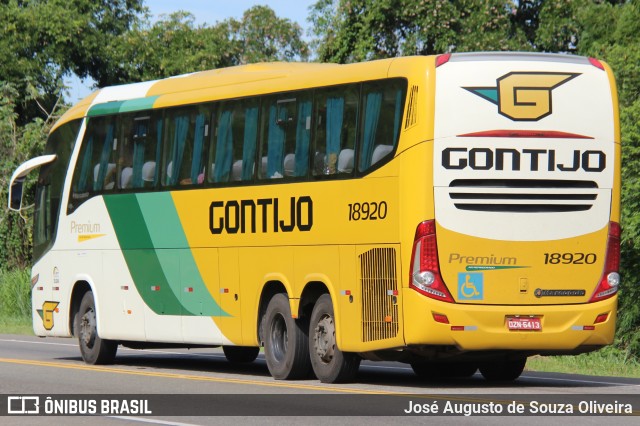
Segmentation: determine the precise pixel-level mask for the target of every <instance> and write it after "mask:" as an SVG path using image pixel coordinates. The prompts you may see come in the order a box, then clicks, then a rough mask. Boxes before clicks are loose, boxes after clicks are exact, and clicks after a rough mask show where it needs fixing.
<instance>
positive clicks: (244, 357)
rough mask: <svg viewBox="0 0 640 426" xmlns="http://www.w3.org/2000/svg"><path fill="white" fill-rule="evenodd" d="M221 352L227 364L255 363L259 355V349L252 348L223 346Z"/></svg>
mask: <svg viewBox="0 0 640 426" xmlns="http://www.w3.org/2000/svg"><path fill="white" fill-rule="evenodd" d="M222 351H223V352H224V356H225V357H227V360H228V361H229V362H232V363H234V364H242V363H248V362H253V361H255V360H256V358H257V357H258V354H259V353H260V348H257V347H254V346H223V347H222Z"/></svg>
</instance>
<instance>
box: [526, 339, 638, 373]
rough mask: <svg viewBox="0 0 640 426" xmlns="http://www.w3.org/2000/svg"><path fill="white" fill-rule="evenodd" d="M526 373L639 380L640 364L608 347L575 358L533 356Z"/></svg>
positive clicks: (528, 362)
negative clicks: (542, 372) (547, 372)
mask: <svg viewBox="0 0 640 426" xmlns="http://www.w3.org/2000/svg"><path fill="white" fill-rule="evenodd" d="M526 370H527V371H549V372H555V373H572V374H584V375H587V376H608V377H636V378H640V362H638V360H637V358H636V357H633V356H629V354H628V353H627V351H624V350H621V349H619V348H618V347H616V346H608V347H606V348H603V349H600V350H599V351H596V352H591V353H588V354H581V355H577V356H548V357H542V356H534V357H530V358H529V359H528V360H527V367H526Z"/></svg>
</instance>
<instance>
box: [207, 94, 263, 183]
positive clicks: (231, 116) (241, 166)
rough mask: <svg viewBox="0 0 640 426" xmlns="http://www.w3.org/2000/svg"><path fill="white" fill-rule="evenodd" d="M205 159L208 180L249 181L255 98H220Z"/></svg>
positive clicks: (252, 163) (255, 127) (253, 150)
mask: <svg viewBox="0 0 640 426" xmlns="http://www.w3.org/2000/svg"><path fill="white" fill-rule="evenodd" d="M219 109H220V112H219V113H218V120H217V127H216V132H215V136H214V138H213V146H212V149H211V152H210V155H211V157H210V159H209V170H210V174H209V182H214V183H225V182H240V181H250V180H252V179H253V172H254V169H255V153H256V142H257V138H258V100H256V99H251V100H242V101H231V102H224V103H222V104H221V105H220V107H219Z"/></svg>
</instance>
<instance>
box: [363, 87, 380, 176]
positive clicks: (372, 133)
mask: <svg viewBox="0 0 640 426" xmlns="http://www.w3.org/2000/svg"><path fill="white" fill-rule="evenodd" d="M381 105H382V93H381V92H371V93H369V94H367V100H366V103H365V116H364V132H363V137H362V150H361V152H360V161H359V169H360V171H362V170H366V169H367V168H368V167H369V166H370V165H371V156H372V155H373V145H374V144H375V141H376V132H377V130H378V121H379V119H380V106H381Z"/></svg>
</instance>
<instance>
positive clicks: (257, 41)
mask: <svg viewBox="0 0 640 426" xmlns="http://www.w3.org/2000/svg"><path fill="white" fill-rule="evenodd" d="M222 27H223V28H226V30H227V32H228V34H229V38H230V40H231V42H232V44H233V48H234V52H235V54H236V57H235V62H236V63H237V64H249V63H255V62H265V61H291V60H295V59H299V60H306V59H307V57H308V56H309V47H308V46H307V44H306V43H305V42H304V41H303V40H302V28H301V27H300V25H298V24H296V23H294V22H291V21H290V20H289V19H280V18H278V17H277V16H276V14H275V12H274V11H273V10H272V9H271V8H269V7H268V6H254V7H252V8H251V9H248V10H247V11H246V12H244V14H243V15H242V20H241V21H237V20H235V19H233V18H232V19H229V20H227V21H225V22H223V23H222Z"/></svg>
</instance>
